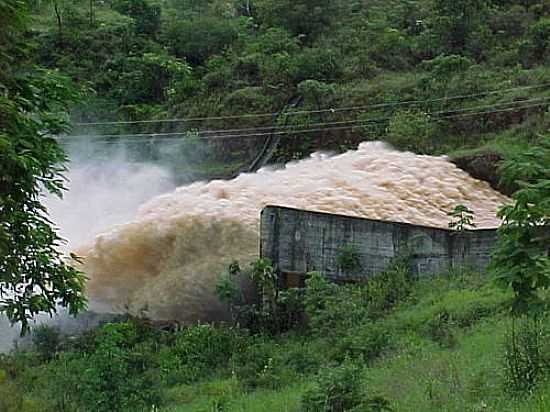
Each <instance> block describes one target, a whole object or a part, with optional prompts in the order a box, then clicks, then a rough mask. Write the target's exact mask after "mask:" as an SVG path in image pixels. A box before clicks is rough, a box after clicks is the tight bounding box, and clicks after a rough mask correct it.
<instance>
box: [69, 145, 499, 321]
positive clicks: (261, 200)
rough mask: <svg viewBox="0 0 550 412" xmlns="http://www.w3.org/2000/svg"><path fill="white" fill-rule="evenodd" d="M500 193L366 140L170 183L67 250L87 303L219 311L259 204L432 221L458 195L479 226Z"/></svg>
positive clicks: (251, 245) (245, 251)
mask: <svg viewBox="0 0 550 412" xmlns="http://www.w3.org/2000/svg"><path fill="white" fill-rule="evenodd" d="M507 200H508V199H507V198H506V197H505V196H503V195H501V194H499V193H498V192H496V191H494V190H492V189H491V188H490V187H489V185H488V184H487V183H485V182H481V181H477V180H475V179H473V178H471V177H470V176H469V175H468V174H466V173H465V172H463V171H462V170H460V169H458V168H456V167H455V166H454V165H453V164H452V163H450V162H449V161H447V160H446V158H444V157H431V156H418V155H415V154H412V153H402V152H397V151H395V150H392V149H390V148H388V147H387V146H386V145H384V144H382V143H378V142H370V143H363V144H361V145H360V146H359V148H358V150H354V151H349V152H347V153H344V154H342V155H338V156H328V155H323V154H314V155H312V156H311V157H310V158H309V159H306V160H302V161H299V162H296V163H292V164H289V165H287V167H286V168H285V169H281V170H270V169H263V170H260V171H259V172H257V173H254V174H243V175H240V176H239V177H237V178H236V179H233V180H231V181H221V180H217V181H211V182H209V183H203V182H200V183H194V184H191V185H188V186H183V187H179V188H177V189H176V190H175V191H173V192H171V193H169V194H164V195H161V196H158V197H156V198H153V199H152V200H150V201H149V202H147V203H146V204H144V205H143V206H142V207H141V208H140V209H139V211H138V212H137V215H136V216H135V217H134V218H133V219H132V220H131V221H129V222H127V223H124V224H122V225H118V226H114V227H112V228H111V229H110V230H108V231H105V232H103V233H101V234H99V235H98V236H97V237H96V238H95V240H93V241H92V242H89V243H87V244H84V245H80V246H79V247H78V248H77V250H76V253H77V254H78V255H80V256H82V257H83V258H84V265H83V267H82V269H83V270H84V272H85V273H86V274H87V276H88V277H89V278H90V280H89V282H88V286H87V288H88V289H87V291H88V294H89V296H90V298H91V301H92V303H93V304H92V309H96V310H113V309H114V310H123V309H124V310H127V309H129V310H131V311H135V312H140V311H142V310H147V313H148V315H149V316H151V317H153V318H157V319H179V320H183V321H192V320H197V319H213V318H218V317H222V316H223V309H222V307H221V306H220V305H219V303H218V302H217V301H216V299H215V298H214V295H213V289H214V283H215V279H216V277H217V275H218V274H219V273H220V272H221V271H222V270H223V269H224V268H225V267H226V265H227V264H228V263H230V262H231V261H232V260H234V259H237V260H239V261H240V262H241V264H242V265H243V264H246V263H247V262H250V261H251V260H252V259H253V258H254V256H255V255H256V254H257V250H258V221H259V214H260V210H261V209H262V207H263V206H265V205H267V204H276V205H282V206H289V207H295V208H303V209H307V210H315V211H322V212H331V213H339V214H346V215H351V216H359V217H368V218H372V219H384V220H392V221H399V222H409V223H415V224H423V225H430V226H439V227H446V226H447V224H448V221H449V217H448V216H447V214H446V213H447V212H448V211H449V210H451V209H452V208H453V207H454V206H456V205H457V204H464V205H466V206H467V207H469V208H470V209H472V210H473V211H474V212H475V223H476V224H477V226H478V227H496V226H497V225H498V224H499V221H498V220H497V218H496V217H495V213H496V210H497V208H498V207H499V206H500V205H502V204H503V203H505V202H507ZM83 219H85V217H83Z"/></svg>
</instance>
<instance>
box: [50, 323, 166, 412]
mask: <svg viewBox="0 0 550 412" xmlns="http://www.w3.org/2000/svg"><path fill="white" fill-rule="evenodd" d="M151 343H152V342H149V341H146V340H143V335H142V334H141V331H140V330H139V327H138V326H137V325H136V324H134V323H132V322H124V323H118V324H114V323H112V324H106V325H105V326H103V327H102V328H101V329H100V330H99V332H98V334H97V336H96V339H95V351H94V352H93V353H91V354H90V355H85V356H84V357H83V358H81V359H76V362H77V364H78V363H82V364H81V368H82V369H80V370H79V371H78V375H76V376H73V379H74V380H75V381H74V382H72V383H73V384H75V383H76V382H78V383H79V384H78V396H79V403H81V404H82V406H83V409H84V410H94V411H98V412H102V411H105V412H107V411H109V412H114V411H127V410H142V409H146V410H150V409H151V407H152V405H155V404H158V400H159V396H158V393H157V387H156V385H155V383H156V382H157V379H156V377H155V376H154V374H153V372H154V371H155V370H156V367H155V364H154V362H153V353H154V348H153V346H152V345H151ZM60 369H61V368H60Z"/></svg>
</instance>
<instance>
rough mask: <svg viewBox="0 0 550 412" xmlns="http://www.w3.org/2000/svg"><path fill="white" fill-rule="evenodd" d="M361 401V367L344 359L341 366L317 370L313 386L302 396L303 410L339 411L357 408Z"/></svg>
mask: <svg viewBox="0 0 550 412" xmlns="http://www.w3.org/2000/svg"><path fill="white" fill-rule="evenodd" d="M362 402H363V392H362V389H361V368H359V367H358V366H356V365H353V364H352V363H351V362H350V361H346V362H345V363H344V364H343V365H341V366H336V367H327V368H324V369H322V370H321V371H320V372H319V375H318V376H317V378H316V380H315V384H314V386H312V387H311V388H309V389H308V390H306V392H305V393H304V395H303V396H302V410H303V411H304V412H340V411H349V410H352V409H354V408H357V407H358V406H360V405H361V403H362Z"/></svg>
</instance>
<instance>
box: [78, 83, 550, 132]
mask: <svg viewBox="0 0 550 412" xmlns="http://www.w3.org/2000/svg"><path fill="white" fill-rule="evenodd" d="M545 87H550V83H543V84H539V85H532V86H521V87H514V88H509V89H503V90H492V91H485V92H480V93H474V94H467V95H459V96H448V97H439V98H435V99H428V100H406V101H396V102H388V103H375V104H370V105H364V106H354V107H340V108H327V109H319V110H301V111H293V112H283V113H278V112H274V113H248V114H238V115H228V116H210V117H194V118H193V117H191V118H184V119H177V118H176V119H151V120H126V121H112V122H88V123H74V125H75V126H108V125H124V124H126V125H128V124H151V123H187V122H198V121H206V120H230V119H245V118H261V117H275V116H296V115H302V114H320V113H338V112H348V111H359V110H367V109H377V108H384V107H395V106H403V105H413V104H423V103H434V102H440V101H453V100H465V99H469V98H474V97H481V96H490V95H497V94H504V93H509V92H514V91H520V90H532V89H541V88H545Z"/></svg>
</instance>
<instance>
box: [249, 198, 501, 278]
mask: <svg viewBox="0 0 550 412" xmlns="http://www.w3.org/2000/svg"><path fill="white" fill-rule="evenodd" d="M496 240H497V234H496V230H495V229H482V230H468V231H462V232H457V231H453V230H449V229H441V228H433V227H427V226H419V225H412V224H408V223H398V222H387V221H380V220H371V219H365V218H357V217H350V216H342V215H336V214H329V213H320V212H310V211H305V210H298V209H291V208H286V207H278V206H267V207H265V208H264V209H263V210H262V214H261V229H260V255H261V257H263V258H268V259H270V260H271V261H272V263H273V266H274V268H275V269H276V270H277V271H278V272H279V273H280V275H281V280H282V282H283V284H284V285H286V286H289V287H295V286H300V285H301V284H303V280H304V275H305V274H306V273H308V272H312V271H318V272H320V273H321V274H322V275H324V276H326V277H327V278H329V279H330V280H332V281H335V282H348V281H362V280H367V279H368V278H369V277H371V276H373V275H375V274H377V273H379V272H382V271H383V270H384V269H385V268H386V267H387V266H388V264H389V263H390V261H391V260H392V258H394V257H396V256H398V255H400V254H403V253H407V254H408V255H409V256H410V257H411V270H412V271H413V273H415V274H418V275H429V274H438V273H444V272H446V271H448V270H449V269H452V268H461V267H468V268H472V269H475V270H483V269H485V268H486V267H487V265H488V264H489V261H490V258H491V252H492V249H493V248H494V246H495V244H496ZM345 248H347V250H353V251H354V252H353V253H354V259H356V261H357V262H356V263H357V265H356V266H357V267H356V269H354V270H351V271H350V270H344V269H343V268H341V267H340V265H339V264H338V261H339V255H340V254H342V253H344V252H343V250H344V249H345Z"/></svg>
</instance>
